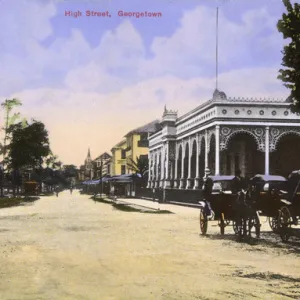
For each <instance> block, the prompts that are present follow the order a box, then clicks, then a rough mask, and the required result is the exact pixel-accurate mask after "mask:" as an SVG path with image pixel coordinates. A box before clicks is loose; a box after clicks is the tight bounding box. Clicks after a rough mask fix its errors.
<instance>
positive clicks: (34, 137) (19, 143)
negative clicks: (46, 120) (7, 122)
mask: <svg viewBox="0 0 300 300" xmlns="http://www.w3.org/2000/svg"><path fill="white" fill-rule="evenodd" d="M8 132H10V133H11V139H10V144H9V146H8V147H7V148H8V151H9V157H8V159H7V161H8V164H9V167H10V168H11V169H13V170H16V169H20V168H24V167H31V168H33V169H40V168H41V167H42V164H43V162H44V159H45V158H46V157H47V156H48V155H49V154H50V153H51V151H50V146H49V139H48V132H47V130H46V129H45V125H44V124H43V123H42V122H38V121H35V120H32V123H31V124H29V123H28V122H26V125H25V126H24V124H23V123H21V122H20V123H17V124H14V125H11V126H10V127H9V130H8Z"/></svg>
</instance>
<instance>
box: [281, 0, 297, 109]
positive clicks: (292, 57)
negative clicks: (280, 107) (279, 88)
mask: <svg viewBox="0 0 300 300" xmlns="http://www.w3.org/2000/svg"><path fill="white" fill-rule="evenodd" d="M283 4H284V5H285V7H286V9H287V13H283V15H282V19H280V20H279V21H278V23H277V28H278V31H279V32H281V33H282V34H283V38H284V39H287V38H290V40H291V42H290V43H289V44H288V45H286V46H284V49H283V51H282V54H283V58H282V66H284V67H286V68H285V69H280V70H279V73H280V75H278V79H280V80H282V81H283V82H284V86H285V87H287V88H288V89H290V90H291V93H290V96H289V98H288V101H289V102H291V103H292V104H291V109H292V111H293V112H300V5H299V4H297V3H295V4H294V5H292V4H291V1H290V0H283Z"/></svg>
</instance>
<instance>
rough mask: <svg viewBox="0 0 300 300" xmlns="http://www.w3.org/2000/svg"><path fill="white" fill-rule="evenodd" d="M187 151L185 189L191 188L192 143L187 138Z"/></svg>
mask: <svg viewBox="0 0 300 300" xmlns="http://www.w3.org/2000/svg"><path fill="white" fill-rule="evenodd" d="M188 143H189V153H188V178H187V180H186V189H190V188H192V153H193V148H192V145H191V144H192V143H191V140H189V142H188Z"/></svg>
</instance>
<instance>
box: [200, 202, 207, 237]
mask: <svg viewBox="0 0 300 300" xmlns="http://www.w3.org/2000/svg"><path fill="white" fill-rule="evenodd" d="M199 221H200V232H201V234H202V235H205V234H206V232H207V223H208V221H207V215H206V213H205V211H204V209H203V208H200V216H199Z"/></svg>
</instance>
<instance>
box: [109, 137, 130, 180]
mask: <svg viewBox="0 0 300 300" xmlns="http://www.w3.org/2000/svg"><path fill="white" fill-rule="evenodd" d="M126 148H127V144H126V140H125V139H124V140H122V141H121V142H119V143H118V144H116V145H115V146H114V147H112V149H111V153H112V159H111V161H112V168H111V175H112V176H115V175H121V174H126V150H125V149H126Z"/></svg>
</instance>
